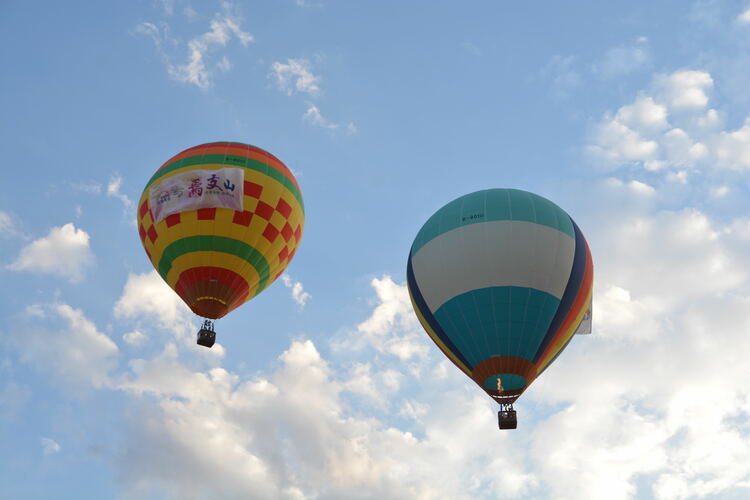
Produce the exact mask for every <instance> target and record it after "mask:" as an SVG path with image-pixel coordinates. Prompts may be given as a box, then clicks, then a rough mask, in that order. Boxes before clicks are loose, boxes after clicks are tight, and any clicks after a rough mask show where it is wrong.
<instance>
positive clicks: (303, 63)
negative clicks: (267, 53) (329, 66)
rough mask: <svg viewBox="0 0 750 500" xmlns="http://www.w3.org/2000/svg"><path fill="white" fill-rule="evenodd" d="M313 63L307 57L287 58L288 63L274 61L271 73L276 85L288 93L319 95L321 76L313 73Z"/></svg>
mask: <svg viewBox="0 0 750 500" xmlns="http://www.w3.org/2000/svg"><path fill="white" fill-rule="evenodd" d="M311 69H312V64H311V63H310V61H308V60H307V59H302V58H301V59H287V62H286V64H284V63H281V62H278V61H277V62H274V63H273V64H272V65H271V74H270V75H269V76H270V77H271V78H273V79H274V81H275V82H276V86H277V87H278V88H279V90H281V91H282V92H285V93H286V94H287V95H292V94H294V93H295V92H304V93H307V94H311V95H317V94H318V93H319V92H320V87H319V86H318V84H319V83H320V77H319V76H316V75H314V74H313V73H312V71H311Z"/></svg>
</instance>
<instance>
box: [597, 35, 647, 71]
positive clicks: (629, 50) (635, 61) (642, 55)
mask: <svg viewBox="0 0 750 500" xmlns="http://www.w3.org/2000/svg"><path fill="white" fill-rule="evenodd" d="M647 42H648V39H647V38H645V37H638V38H636V39H635V40H634V41H633V42H632V43H631V44H628V45H623V46H620V47H614V48H611V49H609V50H607V51H606V52H605V53H604V56H602V58H601V60H600V61H599V62H597V63H595V64H594V65H593V67H592V72H593V73H594V74H597V75H600V76H602V77H604V78H614V77H619V76H622V75H625V74H628V73H631V72H633V71H635V70H636V69H638V68H640V67H641V66H643V65H645V64H646V63H648V61H649V60H650V59H651V53H650V51H649V48H648V44H647Z"/></svg>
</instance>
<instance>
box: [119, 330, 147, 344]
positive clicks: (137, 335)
mask: <svg viewBox="0 0 750 500" xmlns="http://www.w3.org/2000/svg"><path fill="white" fill-rule="evenodd" d="M122 340H124V341H125V343H126V344H130V345H132V346H138V345H141V344H143V343H144V342H145V341H146V336H145V335H144V334H143V333H142V332H140V331H138V330H133V331H132V332H128V333H126V334H124V335H123V336H122Z"/></svg>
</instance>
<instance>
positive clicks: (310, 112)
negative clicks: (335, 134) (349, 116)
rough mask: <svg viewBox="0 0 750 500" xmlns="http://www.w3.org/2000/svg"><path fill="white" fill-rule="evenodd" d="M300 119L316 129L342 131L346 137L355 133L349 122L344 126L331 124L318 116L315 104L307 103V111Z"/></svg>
mask: <svg viewBox="0 0 750 500" xmlns="http://www.w3.org/2000/svg"><path fill="white" fill-rule="evenodd" d="M302 119H303V120H305V121H306V122H307V123H310V124H311V125H314V126H316V127H322V128H325V129H328V130H339V129H341V130H343V131H344V132H345V133H346V134H347V135H351V134H353V133H355V132H356V131H357V127H356V126H355V125H354V124H353V123H351V122H349V123H347V124H346V125H345V126H344V125H342V124H340V123H333V122H331V121H329V120H328V119H327V118H325V117H323V115H322V114H320V110H319V109H318V107H317V106H316V105H315V104H312V103H308V106H307V111H305V114H304V115H303V116H302Z"/></svg>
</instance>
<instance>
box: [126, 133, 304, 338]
mask: <svg viewBox="0 0 750 500" xmlns="http://www.w3.org/2000/svg"><path fill="white" fill-rule="evenodd" d="M304 223H305V209H304V204H303V202H302V195H301V194H300V189H299V185H298V184H297V180H296V179H295V178H294V176H293V175H292V173H291V171H290V170H289V169H288V168H287V167H286V166H285V165H284V164H283V163H282V162H281V161H280V160H279V159H278V158H276V157H275V156H273V155H272V154H270V153H268V152H267V151H264V150H262V149H260V148H257V147H255V146H250V145H248V144H241V143H237V142H214V143H209V144H201V145H200V146H195V147H192V148H189V149H186V150H185V151H183V152H181V153H179V154H177V155H175V156H173V157H172V158H171V159H169V160H168V161H167V162H166V163H164V165H162V166H161V168H159V169H158V170H157V171H156V173H155V174H154V175H153V176H152V177H151V179H150V180H149V181H148V184H146V188H145V189H144V190H143V194H142V195H141V199H140V201H139V202H138V233H139V235H140V238H141V242H142V243H143V248H144V249H145V250H146V254H147V255H148V258H149V259H150V260H151V263H152V264H153V265H154V268H156V270H157V271H158V272H159V274H160V275H161V277H162V278H164V281H166V282H167V284H168V285H169V286H170V287H171V288H172V289H173V290H174V291H175V292H177V294H178V295H179V296H180V298H182V300H183V301H185V303H186V304H187V305H188V307H190V309H191V310H192V311H193V312H194V313H195V314H197V315H199V316H202V317H204V318H208V319H207V320H206V322H205V323H204V328H202V329H201V331H200V332H199V338H198V343H199V344H201V345H206V346H207V347H211V346H212V345H213V343H214V338H215V334H214V332H213V326H212V323H211V321H210V320H213V319H218V318H221V317H222V316H224V315H225V314H227V313H228V312H230V311H232V310H233V309H235V308H237V307H238V306H240V305H242V304H244V303H245V302H247V301H248V300H250V299H252V298H253V297H255V296H256V295H258V294H259V293H260V292H262V291H263V290H264V289H265V288H266V287H268V285H270V284H271V283H272V282H273V281H274V280H276V278H278V277H279V276H280V275H281V274H282V273H283V272H284V269H286V267H287V265H288V264H289V262H290V261H291V260H292V257H293V256H294V254H295V252H296V251H297V247H298V246H299V242H300V238H301V237H302V231H303V229H304Z"/></svg>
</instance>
